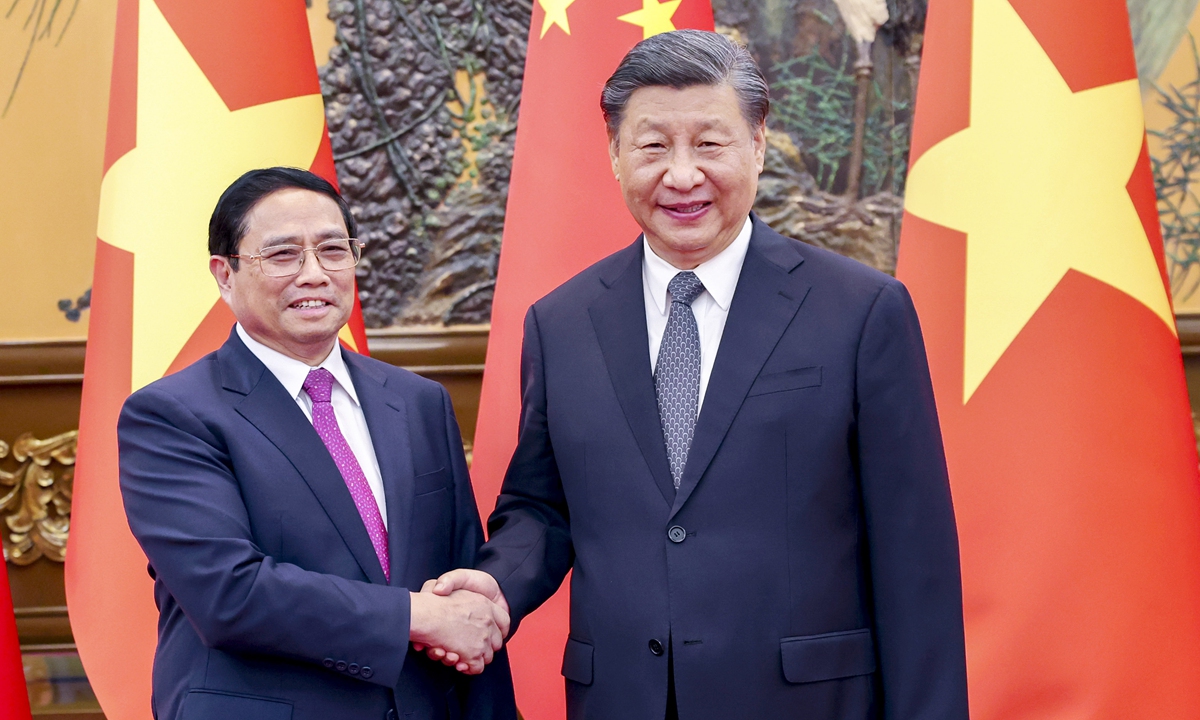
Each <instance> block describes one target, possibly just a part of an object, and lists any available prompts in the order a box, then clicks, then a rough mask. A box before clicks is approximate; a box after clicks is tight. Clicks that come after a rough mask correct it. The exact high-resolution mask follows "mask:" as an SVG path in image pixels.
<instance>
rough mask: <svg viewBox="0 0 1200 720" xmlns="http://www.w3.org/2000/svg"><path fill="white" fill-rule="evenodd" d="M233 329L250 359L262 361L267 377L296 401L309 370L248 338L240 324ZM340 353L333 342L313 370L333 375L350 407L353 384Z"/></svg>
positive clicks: (353, 392)
mask: <svg viewBox="0 0 1200 720" xmlns="http://www.w3.org/2000/svg"><path fill="white" fill-rule="evenodd" d="M235 327H236V328H237V334H238V337H239V338H241V339H242V342H243V343H245V344H246V348H247V349H249V350H250V352H252V353H254V357H256V358H258V359H259V360H260V361H262V364H263V365H266V366H267V369H268V370H270V371H271V374H272V375H274V376H275V377H276V378H277V379H278V380H279V383H280V384H281V385H283V389H284V390H287V392H288V395H290V396H291V397H293V398H299V397H300V391H301V390H303V389H304V381H305V380H306V379H307V378H308V373H309V371H310V370H312V369H313V368H312V367H310V366H309V365H308V363H306V362H303V361H300V360H297V359H295V358H291V357H288V356H287V355H284V354H283V353H281V352H279V351H278V350H275V349H273V348H269V347H267V346H266V345H263V344H262V343H260V342H259V341H257V340H255V339H254V338H252V337H250V333H248V332H246V329H245V328H243V327H242V324H241V323H238V324H237V325H236V326H235ZM340 350H341V348H340V347H339V346H338V345H337V344H336V343H335V344H334V346H333V350H332V351H331V352H330V353H329V355H328V356H326V358H325V359H324V360H322V361H321V363H320V364H319V365H317V366H316V367H323V368H325V369H326V370H328V371H329V372H330V373H331V374H332V375H333V379H334V380H336V381H337V384H338V385H341V386H342V389H343V390H345V391H346V394H347V395H349V396H350V399H351V400H353V401H354V404H355V405H358V404H359V402H358V393H356V392H355V391H354V383H353V382H352V381H351V380H350V370H349V368H347V367H346V359H345V358H343V357H342V353H341V352H340Z"/></svg>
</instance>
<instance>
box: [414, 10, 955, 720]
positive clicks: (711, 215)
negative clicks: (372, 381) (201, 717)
mask: <svg viewBox="0 0 1200 720" xmlns="http://www.w3.org/2000/svg"><path fill="white" fill-rule="evenodd" d="M768 105H769V100H768V93H767V85H766V82H765V81H764V79H763V76H762V74H761V73H760V72H759V70H758V68H757V66H756V65H755V63H754V61H753V59H752V58H751V57H750V56H749V54H748V53H747V52H746V51H745V50H744V49H743V48H740V47H738V46H737V45H735V44H734V43H732V42H731V41H729V40H727V39H725V38H723V37H721V36H719V35H716V34H714V33H703V32H698V31H687V30H683V31H677V32H671V33H665V34H661V35H656V36H654V37H651V38H649V39H647V40H644V41H642V42H641V43H639V44H638V45H637V46H636V47H635V48H634V49H633V50H631V51H630V52H629V54H628V55H627V56H626V57H625V59H624V60H623V61H622V63H621V65H620V67H618V68H617V70H616V72H615V73H614V74H613V75H612V77H611V78H610V79H609V80H608V82H607V84H606V85H605V88H604V91H603V94H602V99H601V106H602V108H603V111H604V114H605V118H606V121H607V124H608V129H609V138H610V147H609V150H610V155H611V159H612V168H613V173H614V174H615V175H616V178H617V180H618V181H619V182H620V184H621V190H622V192H623V194H624V198H625V202H626V204H627V206H628V208H629V211H630V212H631V213H632V215H633V217H634V218H635V219H636V220H637V222H638V224H639V225H640V226H641V228H642V230H643V234H642V236H641V237H640V238H638V240H637V241H636V242H634V243H633V244H632V245H630V246H629V247H627V248H626V249H624V250H621V251H619V252H617V253H616V254H614V255H611V256H609V257H608V258H605V259H604V260H601V261H600V262H599V263H597V264H595V265H593V266H592V267H590V268H588V269H587V270H584V271H583V272H582V273H580V274H579V275H577V276H576V277H575V278H573V279H571V280H570V281H568V282H567V283H565V284H564V285H563V286H561V287H560V288H558V289H557V290H555V291H554V292H552V293H550V295H548V296H547V297H545V298H543V299H542V300H540V301H539V302H537V303H535V304H534V305H533V307H532V308H531V309H530V311H529V313H528V315H527V316H526V320H525V341H524V348H523V354H522V410H521V422H520V429H519V439H518V444H517V449H516V452H515V454H514V456H513V459H512V462H511V464H510V466H509V469H508V473H507V475H506V477H505V480H504V484H503V488H502V490H501V495H500V498H499V501H498V504H497V506H496V509H495V512H494V513H492V516H491V518H490V520H489V522H488V524H489V528H490V530H491V535H490V539H489V541H488V543H487V544H486V545H485V546H484V548H483V550H482V552H481V554H480V562H479V565H478V568H480V570H481V571H482V572H481V571H469V570H460V571H455V572H453V573H450V574H448V575H446V576H444V577H443V578H441V580H440V581H439V582H438V583H437V585H436V587H435V592H449V591H451V590H455V589H456V588H463V587H466V588H472V589H474V590H476V591H478V592H481V593H484V594H486V595H488V596H490V597H494V598H496V599H497V601H500V602H503V601H507V604H508V607H509V608H510V611H511V613H512V617H513V621H514V623H515V622H517V621H519V620H520V619H521V618H522V617H524V616H525V615H527V614H528V613H530V612H531V611H533V610H534V609H535V608H536V607H537V606H538V605H539V604H541V603H542V602H543V601H545V600H546V599H547V598H548V597H549V596H550V595H551V594H552V593H553V592H554V591H555V590H556V589H557V588H558V586H559V584H560V583H561V582H562V580H563V577H564V576H565V575H566V573H567V571H568V570H570V569H572V568H574V573H573V575H572V579H571V621H570V637H569V639H568V640H567V643H566V650H565V653H564V656H563V664H562V674H563V675H564V676H565V678H566V693H567V708H568V711H567V712H568V717H569V718H572V720H583V719H584V718H589V719H590V718H602V719H608V718H621V719H622V720H662V718H664V717H666V718H672V719H673V718H682V719H683V720H697V719H700V718H712V719H713V720H717V719H721V720H724V719H727V718H813V719H820V720H867V719H868V718H886V719H887V720H965V718H966V717H967V693H966V668H965V659H964V650H963V623H962V607H961V603H962V601H961V589H960V579H959V566H958V544H957V538H956V533H955V525H954V515H953V511H952V508H951V502H950V490H949V484H948V481H947V476H946V465H945V460H944V457H943V452H942V443H941V436H940V432H939V429H938V421H937V413H936V410H935V407H934V400H933V392H932V389H931V384H930V379H929V371H928V368H927V365H926V360H925V352H924V346H923V343H922V340H921V332H920V327H919V326H918V323H917V317H916V314H915V312H914V310H913V305H912V302H911V301H910V299H909V296H908V293H907V292H906V291H905V289H904V286H903V285H901V284H900V283H899V282H897V281H896V280H894V279H893V278H891V277H888V276H886V275H884V274H882V273H879V272H876V271H874V270H872V269H870V268H867V267H865V266H863V265H860V264H858V263H856V262H854V261H851V260H847V259H845V258H842V257H840V256H837V255H835V254H833V253H830V252H827V251H824V250H820V249H818V248H814V247H810V246H807V245H803V244H801V243H799V242H796V241H794V240H789V239H787V238H784V237H782V236H780V235H778V234H777V233H775V232H773V231H772V230H771V229H770V228H769V227H767V226H766V225H764V224H763V223H762V222H761V221H759V220H758V219H757V218H755V217H754V216H753V215H752V214H751V213H750V208H751V205H752V204H753V202H754V197H755V191H756V187H757V179H758V175H759V173H760V172H761V171H762V167H763V156H764V151H765V147H766V139H765V133H766V129H765V124H764V121H765V118H766V114H767V109H768ZM431 653H432V654H433V655H434V656H435V657H438V658H449V659H451V660H453V659H455V657H454V656H453V655H452V654H449V653H445V652H442V651H441V650H440V649H438V648H434V649H432V650H431Z"/></svg>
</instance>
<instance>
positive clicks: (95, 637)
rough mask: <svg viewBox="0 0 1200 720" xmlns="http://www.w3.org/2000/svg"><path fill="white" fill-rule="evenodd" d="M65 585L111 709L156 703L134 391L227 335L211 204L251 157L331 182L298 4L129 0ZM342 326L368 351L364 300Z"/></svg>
mask: <svg viewBox="0 0 1200 720" xmlns="http://www.w3.org/2000/svg"><path fill="white" fill-rule="evenodd" d="M113 54H114V57H113V74H112V90H111V95H110V100H109V118H108V139H107V145H106V149H105V160H104V179H103V182H102V185H101V191H100V217H99V222H98V225H97V236H98V239H97V243H96V269H95V279H94V284H93V289H92V319H91V329H90V333H89V338H88V351H87V359H86V362H85V367H84V383H83V407H82V413H81V416H80V422H79V426H80V432H79V454H78V460H77V470H76V474H75V491H74V506H73V509H72V523H71V537H70V543H69V547H68V552H67V564H66V589H67V604H68V608H69V611H70V616H71V628H72V631H73V633H74V636H75V642H76V644H77V645H78V648H79V655H80V658H81V659H82V660H83V664H84V669H85V670H86V671H87V675H88V680H89V681H90V682H91V685H92V688H93V689H94V690H95V692H96V697H97V698H98V699H99V700H100V704H101V706H102V708H103V709H104V713H105V715H106V717H108V718H109V720H132V719H133V718H142V719H145V718H149V717H150V680H151V678H150V675H151V662H152V659H153V656H154V648H155V644H156V641H157V632H156V623H157V620H158V612H157V610H156V609H155V607H154V600H153V597H152V594H151V588H152V585H151V581H150V577H149V575H148V574H147V572H146V558H145V556H144V555H143V554H142V551H141V549H140V548H139V547H138V545H137V543H136V541H134V539H133V536H132V535H131V534H130V532H129V526H128V524H127V522H126V520H125V512H124V507H123V505H122V503H121V494H120V489H119V487H118V482H117V434H116V429H117V415H118V413H119V412H120V409H121V405H122V403H123V402H124V401H125V398H126V397H127V396H128V395H129V394H130V393H131V392H132V391H134V390H136V389H138V388H141V387H143V386H145V385H147V384H149V383H151V382H153V381H155V380H157V379H158V378H160V377H162V376H163V375H165V374H168V373H171V372H174V371H175V370H178V369H180V368H182V367H185V366H186V365H189V364H191V363H192V362H194V361H195V360H197V359H199V358H200V357H201V356H203V355H205V354H206V353H208V352H211V351H213V350H215V349H217V347H219V346H220V345H221V344H222V343H223V342H224V341H225V339H226V337H227V336H228V334H229V331H230V328H231V326H232V324H233V315H232V313H231V312H230V311H229V309H228V308H227V307H226V305H225V304H224V302H222V301H221V300H220V296H219V294H218V292H217V286H216V283H215V282H214V281H213V279H212V277H211V276H210V275H209V272H208V250H207V247H208V243H207V238H208V219H209V216H210V215H211V214H212V210H213V207H214V206H215V205H216V202H217V198H218V197H220V194H221V193H222V192H223V191H224V190H225V188H226V187H227V186H228V185H229V184H230V183H231V182H233V181H234V180H235V179H237V177H238V176H240V175H241V174H242V173H244V172H245V171H247V170H251V169H253V168H259V167H267V166H274V165H289V166H294V167H303V168H310V169H312V170H313V171H314V172H316V173H318V174H320V175H322V176H324V177H325V178H327V179H328V180H330V181H335V180H336V178H335V174H334V167H333V157H332V153H331V150H330V145H329V139H328V136H327V133H326V129H325V115H324V106H323V103H322V100H321V94H320V87H319V85H318V82H317V73H316V63H315V60H314V58H313V52H312V45H311V40H310V39H309V33H308V24H307V19H306V15H305V10H304V6H303V4H301V3H298V2H296V1H295V0H269V1H268V0H260V1H258V2H241V1H240V0H213V1H210V2H203V3H197V2H193V1H192V0H157V2H155V1H154V0H119V3H118V7H117V35H116V43H115V47H114V51H113ZM341 337H342V341H343V342H344V343H345V344H346V345H347V346H349V347H350V348H352V349H357V350H359V351H362V352H365V351H366V338H365V334H364V332H363V327H362V316H361V312H360V310H359V308H358V307H357V305H356V308H355V312H354V315H353V319H352V321H351V323H350V324H349V325H348V326H347V327H346V328H343V331H342V334H341Z"/></svg>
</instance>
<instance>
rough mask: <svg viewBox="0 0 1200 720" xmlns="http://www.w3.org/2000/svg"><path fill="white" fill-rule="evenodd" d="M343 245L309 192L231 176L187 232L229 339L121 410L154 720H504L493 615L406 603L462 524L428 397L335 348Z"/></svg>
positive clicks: (468, 536)
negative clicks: (145, 606) (450, 655)
mask: <svg viewBox="0 0 1200 720" xmlns="http://www.w3.org/2000/svg"><path fill="white" fill-rule="evenodd" d="M361 247H362V246H361V244H360V243H359V242H358V241H357V240H355V239H354V219H353V217H352V216H351V215H350V212H349V208H348V207H347V206H346V203H345V202H344V201H343V200H342V198H341V197H340V196H339V195H338V193H337V191H336V190H335V189H334V188H333V186H331V185H330V184H329V183H328V182H326V181H324V180H322V179H321V178H319V177H317V176H316V175H313V174H312V173H309V172H306V171H302V170H295V169H290V168H271V169H267V170H255V171H251V172H249V173H247V174H246V175H244V176H242V177H241V178H240V179H238V180H237V181H236V182H235V183H234V184H233V185H231V186H230V187H229V189H228V190H226V192H225V194H224V195H222V197H221V199H220V201H219V202H218V203H217V207H216V210H215V211H214V213H213V217H212V221H211V223H210V226H209V252H210V253H211V255H212V257H211V260H210V269H211V270H212V274H213V276H214V277H215V278H216V281H217V284H218V286H219V287H220V291H221V296H222V298H223V299H224V300H225V302H226V303H228V304H229V306H230V307H231V308H232V310H233V313H234V315H235V316H236V317H237V320H238V323H237V325H236V327H235V329H234V331H233V332H232V333H231V334H230V336H229V340H228V341H227V342H226V343H225V345H224V346H223V347H221V349H219V350H218V351H217V352H215V353H212V354H211V355H208V356H206V357H205V358H203V359H201V360H200V361H198V362H197V363H195V364H194V365H192V366H190V367H188V368H186V369H184V370H181V371H180V372H178V373H176V374H174V375H171V376H169V377H166V378H163V379H162V380H159V381H158V382H155V383H153V384H151V385H149V386H147V387H145V388H143V389H141V390H139V391H138V392H136V393H134V394H133V395H132V396H131V397H130V398H129V400H128V401H127V402H126V404H125V407H124V409H123V410H122V412H121V419H120V425H119V430H118V436H119V440H120V461H121V490H122V493H123V495H124V500H125V508H126V512H127V514H128V517H129V525H130V528H131V529H132V530H133V534H134V536H135V537H136V538H137V540H138V542H139V543H140V544H141V546H142V549H143V550H144V551H145V552H146V556H147V557H148V558H149V560H150V574H151V576H152V577H153V578H154V594H155V601H156V602H157V605H158V609H159V612H160V618H159V626H158V630H159V638H158V650H157V653H156V655H155V660H154V698H153V705H154V708H153V710H154V715H155V717H157V718H158V719H159V720H177V719H181V720H201V719H210V718H211V719H213V720H217V719H220V720H231V719H233V720H236V719H240V718H245V719H246V720H250V719H253V720H289V719H290V720H329V719H331V718H338V719H339V720H342V719H347V720H357V719H362V720H367V719H368V718H369V719H370V720H397V718H398V717H404V718H426V719H432V718H438V719H439V720H440V719H442V718H447V717H449V718H459V717H469V718H481V719H483V718H489V719H490V718H504V719H508V718H515V717H516V710H515V707H514V705H513V699H512V686H511V680H510V678H509V674H508V667H507V663H506V661H505V659H504V656H503V652H502V651H501V650H500V648H501V645H502V641H503V635H504V634H505V632H506V631H507V629H508V616H507V614H506V613H505V612H504V611H503V610H502V609H500V608H499V607H497V606H496V605H495V604H493V603H491V602H490V601H488V600H486V599H484V598H482V597H480V596H479V595H476V594H473V593H470V592H465V591H464V592H459V593H455V594H453V595H449V596H446V597H439V596H435V595H432V594H429V593H425V594H420V593H417V592H410V589H419V588H420V587H421V586H422V584H423V583H425V582H426V581H427V580H429V579H431V578H434V577H436V576H438V575H439V574H440V573H444V572H446V571H447V570H450V569H451V568H455V567H463V566H469V565H471V564H472V563H473V562H474V561H475V554H476V551H477V550H478V548H479V544H480V542H481V541H482V530H481V528H480V525H479V516H478V514H477V512H476V509H475V499H474V495H473V493H472V491H471V484H470V479H469V478H468V476H467V467H466V462H465V459H464V457H463V447H462V440H461V437H460V436H459V431H458V425H457V423H456V422H455V419H454V411H453V410H452V409H451V406H450V398H449V396H448V395H447V393H446V390H445V389H444V388H442V387H441V386H440V385H438V384H437V383H434V382H431V381H429V380H424V379H422V378H420V377H417V376H416V375H413V374H412V373H409V372H406V371H404V370H400V369H398V368H394V367H392V366H390V365H386V364H384V363H381V362H379V361H376V360H371V359H370V358H366V357H363V356H361V355H357V354H355V353H352V352H345V351H343V350H342V349H341V348H340V347H339V345H338V341H337V335H338V331H339V329H340V328H341V327H342V326H344V325H345V324H346V321H347V320H348V319H349V317H350V313H351V310H352V308H353V306H354V266H355V265H356V264H357V262H358V259H359V257H360V253H361ZM410 640H411V641H413V642H420V643H424V644H430V643H436V644H438V645H440V646H443V647H446V648H450V649H452V650H453V651H454V653H455V656H456V659H457V661H458V662H457V667H458V669H459V670H461V671H464V672H466V673H469V674H474V675H476V677H473V678H471V677H467V676H465V675H461V674H459V673H458V672H455V670H454V669H451V668H447V667H444V666H443V665H441V664H439V663H435V662H431V661H430V660H428V659H427V658H426V657H425V656H424V655H422V654H420V653H417V652H413V651H411V649H410V644H409V643H410ZM494 654H495V655H494ZM493 659H496V660H497V662H496V663H495V664H493V665H492V666H491V667H489V668H488V669H487V671H486V672H483V671H484V665H485V664H487V663H488V662H491V661H492V660H493ZM481 672H482V673H483V674H482V675H480V674H479V673H481Z"/></svg>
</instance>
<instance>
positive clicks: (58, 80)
mask: <svg viewBox="0 0 1200 720" xmlns="http://www.w3.org/2000/svg"><path fill="white" fill-rule="evenodd" d="M72 4H73V3H72V2H70V1H67V2H63V3H62V5H61V6H60V7H61V9H60V15H59V16H58V17H57V18H55V24H54V26H53V27H52V28H51V30H52V32H51V33H50V34H49V36H48V37H47V38H45V39H38V40H37V41H35V43H34V46H33V51H32V52H31V53H30V55H29V61H28V63H27V64H26V68H25V74H24V76H23V77H22V79H21V83H20V86H19V87H18V89H17V92H16V95H15V96H14V98H13V102H12V106H11V107H10V108H9V110H8V113H7V114H6V115H5V116H4V117H3V118H0V273H2V275H3V278H4V281H3V287H4V293H3V297H4V299H5V305H6V309H5V311H4V312H0V341H3V340H37V339H51V338H79V337H83V336H85V335H86V334H87V320H88V315H89V313H87V312H85V313H83V315H82V318H81V319H80V321H79V322H74V323H73V322H69V321H68V320H67V319H66V318H65V317H64V315H63V313H62V312H61V311H59V310H58V301H59V300H60V299H71V300H74V299H75V298H78V297H79V295H80V294H82V293H83V291H84V290H86V289H87V288H88V287H90V286H91V284H92V259H93V256H94V253H95V245H96V211H97V206H98V204H99V202H100V179H101V172H102V170H103V163H104V133H105V122H106V119H107V116H108V84H109V75H110V68H111V65H112V44H113V32H114V27H115V24H116V5H117V3H116V0H80V2H79V5H78V8H77V10H76V12H75V16H74V17H73V18H72V19H71V22H70V25H69V26H67V28H66V32H65V33H64V34H63V35H62V41H61V42H59V43H58V44H57V46H56V45H55V42H56V41H57V40H58V37H59V33H60V32H61V30H62V28H63V25H64V23H65V20H66V13H67V12H68V11H69V10H70V7H71V5H72ZM9 5H11V0H5V4H4V9H7V8H8V6H9ZM52 5H53V2H52V1H51V2H49V3H48V4H47V8H48V7H49V6H52ZM328 7H329V5H328V0H314V2H313V7H312V8H311V9H310V10H309V11H308V17H309V27H310V31H311V35H312V39H313V50H314V53H315V54H316V57H317V58H318V63H322V64H323V63H325V62H328V60H329V49H330V48H331V47H333V44H334V38H333V23H331V22H330V21H329V20H328V19H327V17H326V16H327V14H328ZM31 10H36V5H35V0H18V2H17V4H16V7H15V8H14V10H13V12H12V14H11V15H10V16H9V17H8V18H7V19H5V18H4V17H3V15H2V14H0V109H3V103H4V101H5V100H7V98H8V94H9V90H10V89H11V88H12V86H13V82H14V80H15V78H16V76H17V72H18V69H19V68H20V66H21V61H22V58H23V57H24V54H25V49H26V47H28V44H29V38H30V32H31V29H32V27H33V23H32V22H31V24H30V26H29V27H26V26H25V19H26V17H27V16H28V14H29V12H30V11H31ZM44 17H45V16H43V18H44ZM34 19H35V20H36V13H35V16H34ZM44 24H45V21H44V19H43V25H44Z"/></svg>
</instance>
